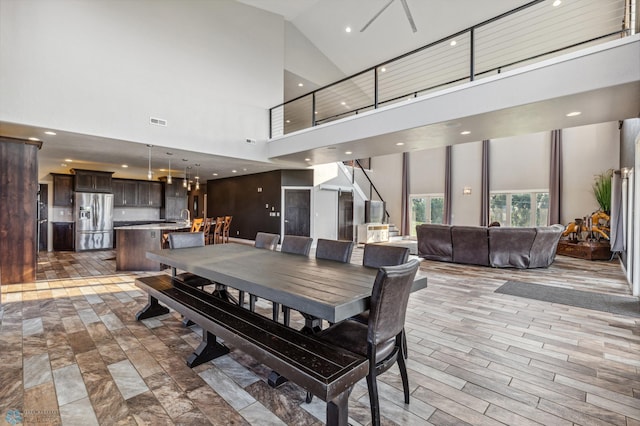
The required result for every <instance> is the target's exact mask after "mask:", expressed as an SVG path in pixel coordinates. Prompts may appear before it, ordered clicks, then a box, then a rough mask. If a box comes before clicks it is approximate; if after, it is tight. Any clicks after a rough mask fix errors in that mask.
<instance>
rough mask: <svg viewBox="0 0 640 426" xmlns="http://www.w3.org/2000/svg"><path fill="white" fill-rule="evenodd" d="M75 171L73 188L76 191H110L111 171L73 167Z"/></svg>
mask: <svg viewBox="0 0 640 426" xmlns="http://www.w3.org/2000/svg"><path fill="white" fill-rule="evenodd" d="M73 172H74V173H75V179H74V183H75V186H74V190H75V191H76V192H108V193H111V191H112V182H111V175H113V172H98V171H94V170H80V169H73Z"/></svg>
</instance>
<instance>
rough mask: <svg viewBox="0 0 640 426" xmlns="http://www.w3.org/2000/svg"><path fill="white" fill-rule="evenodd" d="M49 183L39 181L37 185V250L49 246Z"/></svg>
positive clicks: (43, 249) (44, 249) (42, 249)
mask: <svg viewBox="0 0 640 426" xmlns="http://www.w3.org/2000/svg"><path fill="white" fill-rule="evenodd" d="M48 215H49V185H48V184H46V183H41V184H40V185H39V186H38V218H37V223H38V226H37V231H38V252H41V251H45V252H46V251H47V250H48V248H49V238H48V236H49V216H48Z"/></svg>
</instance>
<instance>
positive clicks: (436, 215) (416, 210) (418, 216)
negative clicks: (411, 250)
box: [409, 194, 444, 237]
mask: <svg viewBox="0 0 640 426" xmlns="http://www.w3.org/2000/svg"><path fill="white" fill-rule="evenodd" d="M409 205H410V206H411V226H410V235H411V236H413V237H415V236H416V226H417V225H422V224H424V223H442V222H443V218H444V195H443V194H419V195H417V194H414V195H410V196H409Z"/></svg>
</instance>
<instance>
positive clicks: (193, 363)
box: [187, 330, 229, 368]
mask: <svg viewBox="0 0 640 426" xmlns="http://www.w3.org/2000/svg"><path fill="white" fill-rule="evenodd" d="M228 353H229V348H227V347H226V346H225V345H223V344H221V343H218V342H217V341H216V336H215V335H213V334H211V333H209V332H208V331H206V330H205V331H204V332H203V336H202V343H200V346H198V348H197V349H196V350H195V351H194V352H193V353H192V354H191V355H189V358H187V365H188V366H189V367H191V368H193V367H197V366H198V365H200V364H204V363H205V362H208V361H211V360H212V359H214V358H218V357H220V356H222V355H226V354H228Z"/></svg>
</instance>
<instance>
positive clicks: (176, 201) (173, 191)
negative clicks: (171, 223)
mask: <svg viewBox="0 0 640 426" xmlns="http://www.w3.org/2000/svg"><path fill="white" fill-rule="evenodd" d="M183 181H184V179H175V178H174V179H173V183H172V184H171V185H169V184H168V183H166V181H165V182H164V205H163V208H162V209H161V210H160V217H161V218H163V219H165V220H177V219H181V217H180V211H181V210H184V209H186V208H187V201H188V193H187V188H185V187H184V186H182V183H183ZM186 218H187V217H186V215H185V216H184V217H183V218H182V219H186Z"/></svg>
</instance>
